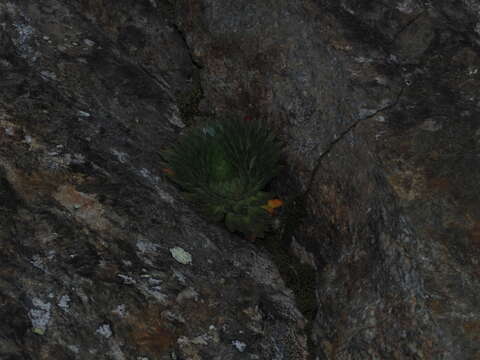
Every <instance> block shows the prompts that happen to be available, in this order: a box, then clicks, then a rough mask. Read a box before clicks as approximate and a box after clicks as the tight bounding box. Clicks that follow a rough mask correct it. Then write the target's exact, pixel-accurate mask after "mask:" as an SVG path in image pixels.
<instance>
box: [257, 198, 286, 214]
mask: <svg viewBox="0 0 480 360" xmlns="http://www.w3.org/2000/svg"><path fill="white" fill-rule="evenodd" d="M282 205H283V201H282V200H280V199H271V200H268V201H267V205H263V206H262V208H264V209H265V210H267V211H268V212H269V213H270V214H272V215H273V213H274V212H275V209H276V208H278V207H280V206H282Z"/></svg>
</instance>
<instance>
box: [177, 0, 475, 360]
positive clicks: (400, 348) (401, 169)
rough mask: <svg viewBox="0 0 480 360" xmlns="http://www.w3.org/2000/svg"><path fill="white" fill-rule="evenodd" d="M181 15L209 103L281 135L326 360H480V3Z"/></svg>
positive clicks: (205, 9) (285, 183) (254, 8)
mask: <svg viewBox="0 0 480 360" xmlns="http://www.w3.org/2000/svg"><path fill="white" fill-rule="evenodd" d="M179 3H180V4H181V5H180V6H179V12H178V21H179V24H180V25H179V26H180V28H181V29H182V31H184V32H185V38H186V40H187V43H188V45H189V46H190V47H191V49H192V54H193V57H194V59H195V61H196V62H197V63H198V64H199V65H200V66H201V79H202V86H203V90H204V93H205V95H206V99H205V100H204V102H203V106H205V108H214V109H215V110H216V111H217V112H231V111H237V112H238V113H248V114H253V115H255V116H260V117H266V118H267V119H269V120H270V121H271V122H272V124H274V125H273V126H275V127H276V128H278V129H279V131H280V132H281V133H282V134H283V140H284V142H285V146H286V157H287V164H288V166H287V170H286V172H285V177H284V178H283V179H280V180H279V182H278V184H277V188H278V189H280V191H283V192H284V195H285V196H288V195H293V196H295V195H296V196H297V197H296V199H297V200H298V201H300V200H303V202H304V203H306V207H307V211H306V213H307V216H306V217H305V218H304V221H303V223H302V224H301V226H299V227H298V228H297V230H296V232H295V238H296V240H297V241H300V242H301V243H302V244H303V246H304V247H305V248H306V250H307V251H309V252H310V253H311V255H312V256H313V257H315V259H316V265H317V268H318V269H319V273H318V275H319V276H318V286H317V296H318V303H319V308H318V313H317V318H316V321H315V329H314V334H313V336H314V338H315V342H316V348H315V351H313V353H314V354H315V355H316V356H317V358H318V359H404V358H417V359H476V358H480V347H479V345H478V344H479V342H478V340H479V334H480V327H479V324H480V322H479V321H480V313H479V307H478V304H479V300H480V298H479V297H480V283H479V280H478V271H479V264H478V255H479V248H478V240H479V235H478V234H479V230H478V229H479V224H480V212H479V209H480V206H479V204H480V196H479V191H478V184H479V183H480V181H479V180H480V167H479V165H480V164H479V162H480V161H479V146H480V141H479V139H480V137H479V136H480V135H479V134H480V127H479V125H480V124H479V122H478V118H479V111H478V110H479V105H478V104H479V100H480V99H479V90H478V89H479V88H480V87H479V75H478V69H479V66H480V59H479V56H478V41H479V36H478V35H479V32H478V27H479V25H478V24H479V15H478V14H479V13H478V8H479V6H480V4H479V3H478V2H477V1H456V2H449V1H438V2H420V1H414V0H411V1H376V2H365V1H354V0H351V1H348V0H345V1H341V2H339V1H333V0H332V1H320V0H317V1H282V0H277V1H261V2H251V1H241V0H240V1H237V0H236V1H233V0H232V1H219V0H202V1H196V0H195V1H194V0H183V1H180V2H179ZM201 105H202V104H201Z"/></svg>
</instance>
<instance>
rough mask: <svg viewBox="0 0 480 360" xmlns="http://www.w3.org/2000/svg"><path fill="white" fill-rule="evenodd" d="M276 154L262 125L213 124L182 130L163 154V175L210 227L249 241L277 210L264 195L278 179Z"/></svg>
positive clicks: (276, 146)
mask: <svg viewBox="0 0 480 360" xmlns="http://www.w3.org/2000/svg"><path fill="white" fill-rule="evenodd" d="M280 153H281V149H280V145H279V144H278V142H277V141H276V139H275V136H274V134H273V133H272V131H271V130H270V129H269V128H268V126H267V125H266V123H265V122H264V121H260V120H253V119H251V118H245V119H243V120H241V119H225V120H217V121H212V122H209V123H206V124H204V125H202V126H198V127H194V128H191V129H189V130H187V131H186V133H185V134H184V135H183V136H181V137H180V139H179V141H178V142H177V143H176V145H175V146H173V147H172V148H171V149H170V150H167V151H166V152H165V153H164V158H165V160H166V162H167V166H168V167H167V168H166V169H165V173H166V174H167V175H168V176H169V177H170V178H171V179H172V180H173V181H174V182H175V183H177V184H178V185H179V186H180V187H181V188H182V189H183V190H184V192H185V195H186V197H187V198H188V199H190V200H191V201H193V202H194V203H195V204H196V205H197V207H198V208H199V209H200V210H201V211H202V212H203V213H204V214H205V215H207V216H208V217H209V218H210V219H212V220H213V221H224V222H225V225H226V227H227V228H228V229H229V230H230V231H232V232H240V233H242V234H244V235H246V236H247V237H250V238H255V237H264V234H265V232H266V231H267V230H268V229H269V227H270V225H271V222H272V215H273V213H274V209H275V208H276V207H279V206H281V205H282V201H281V200H279V199H273V198H272V195H271V194H270V193H268V192H266V191H264V189H265V187H266V185H267V184H268V183H269V182H270V180H272V178H273V177H274V176H276V175H277V174H278V171H279V167H280V166H279V161H280Z"/></svg>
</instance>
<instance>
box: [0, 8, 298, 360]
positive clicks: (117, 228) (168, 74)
mask: <svg viewBox="0 0 480 360" xmlns="http://www.w3.org/2000/svg"><path fill="white" fill-rule="evenodd" d="M172 11H173V9H172V8H171V6H169V5H168V3H166V4H164V5H162V4H160V3H156V2H154V1H152V2H148V1H143V2H142V1H140V2H139V1H134V0H132V1H115V2H101V1H100V2H99V1H80V2H78V1H35V2H31V1H11V2H10V1H7V2H2V3H1V4H0V18H1V21H0V23H1V26H2V31H1V38H0V72H1V78H0V89H1V90H0V134H1V135H0V136H1V137H0V139H1V142H2V146H1V153H0V168H1V182H2V186H1V189H0V199H1V201H0V204H1V212H2V217H1V221H2V227H1V232H0V234H1V241H2V246H1V249H0V251H1V258H2V262H1V264H0V274H1V276H0V304H1V306H0V314H1V316H2V324H1V325H0V334H1V336H0V358H1V359H5V360H6V359H11V360H13V359H56V360H57V359H58V360H60V359H82V360H83V359H96V360H98V359H136V360H140V359H142V360H145V359H152V360H153V359H222V360H223V359H274V358H278V359H280V358H283V359H285V358H292V359H305V358H306V337H305V336H304V333H303V330H302V329H303V327H304V323H305V321H304V319H303V315H302V314H301V313H300V312H299V311H298V310H297V308H296V305H295V302H294V297H293V294H292V292H291V291H290V290H288V289H287V288H286V287H285V285H284V283H283V281H282V279H281V278H280V276H279V274H278V271H277V270H276V268H275V266H274V264H273V263H272V262H271V261H270V260H269V259H268V256H267V255H266V253H265V252H264V251H263V252H262V251H258V249H256V248H255V246H253V245H252V244H250V243H248V242H246V241H245V240H242V239H240V238H238V237H237V236H234V235H232V234H230V233H228V232H227V231H226V230H224V229H223V228H221V227H219V226H216V225H212V224H207V223H206V222H205V221H204V220H203V219H202V218H200V217H199V216H198V215H197V214H196V213H195V212H194V211H192V210H191V208H190V206H189V205H188V204H187V203H185V201H183V199H182V197H181V196H179V192H178V190H177V189H176V188H175V187H174V186H173V185H172V184H171V183H169V182H168V181H166V180H165V178H164V177H163V175H162V172H161V167H162V165H161V158H160V156H159V151H160V150H161V149H162V148H165V147H167V146H169V145H170V144H172V141H174V139H175V138H176V136H177V134H178V133H179V131H180V130H181V128H182V127H184V126H185V125H184V123H183V120H182V115H181V112H180V110H179V108H178V106H177V93H180V94H184V93H189V92H192V88H193V85H192V84H194V83H193V82H192V77H193V73H194V71H196V70H195V65H194V64H193V63H192V61H191V58H190V55H189V52H188V49H187V47H186V45H185V42H184V40H183V39H182V36H181V34H180V33H179V32H178V31H177V30H176V29H175V26H174V25H173V24H174V23H173V20H172Z"/></svg>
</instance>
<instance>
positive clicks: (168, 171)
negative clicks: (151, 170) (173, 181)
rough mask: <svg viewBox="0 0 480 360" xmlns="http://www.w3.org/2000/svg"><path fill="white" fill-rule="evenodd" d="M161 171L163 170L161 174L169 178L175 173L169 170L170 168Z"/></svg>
mask: <svg viewBox="0 0 480 360" xmlns="http://www.w3.org/2000/svg"><path fill="white" fill-rule="evenodd" d="M162 170H163V172H164V173H165V174H167V175H170V176H173V175H175V171H173V170H172V169H170V168H163V169H162Z"/></svg>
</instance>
